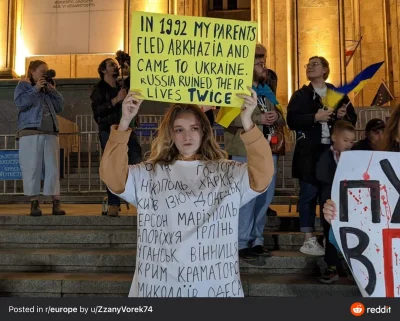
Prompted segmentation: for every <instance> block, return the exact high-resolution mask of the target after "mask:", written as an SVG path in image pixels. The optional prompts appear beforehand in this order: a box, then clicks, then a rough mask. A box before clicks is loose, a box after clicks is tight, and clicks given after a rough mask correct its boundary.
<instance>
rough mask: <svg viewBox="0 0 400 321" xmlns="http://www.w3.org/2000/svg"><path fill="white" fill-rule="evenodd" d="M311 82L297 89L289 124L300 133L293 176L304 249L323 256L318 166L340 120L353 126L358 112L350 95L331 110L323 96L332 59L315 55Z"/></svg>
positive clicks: (311, 61) (310, 69)
mask: <svg viewBox="0 0 400 321" xmlns="http://www.w3.org/2000/svg"><path fill="white" fill-rule="evenodd" d="M305 68H306V74H307V78H308V80H310V83H309V84H308V85H304V86H303V87H302V88H301V89H299V90H297V91H296V92H294V94H293V95H292V97H291V99H290V101H289V105H288V107H287V111H288V112H287V123H288V125H289V128H290V129H292V130H294V131H295V132H296V146H295V150H294V154H293V162H292V176H293V177H294V178H297V179H299V185H300V195H299V206H298V208H299V216H300V231H301V232H303V233H304V244H303V246H302V247H301V248H300V251H301V252H302V253H304V254H308V255H316V256H322V255H324V254H325V250H324V248H323V247H322V246H321V245H320V244H319V243H318V240H317V238H316V236H314V231H315V216H316V206H317V200H318V182H317V179H316V177H315V171H316V165H317V162H318V160H319V158H320V157H321V154H322V153H323V152H324V151H325V150H326V149H328V148H330V145H331V140H330V135H331V129H332V126H333V125H334V123H335V122H336V121H337V120H346V121H349V122H350V123H351V124H353V126H354V125H355V123H356V122H357V115H356V113H355V111H354V107H353V105H352V104H351V103H350V100H349V98H348V97H347V96H344V98H343V99H342V100H341V101H340V102H339V103H338V108H337V109H335V110H329V109H327V108H326V107H325V106H324V105H323V103H322V99H323V98H324V97H325V96H326V94H327V90H328V88H332V89H333V88H334V86H333V85H331V84H329V83H326V80H327V79H328V77H329V73H330V68H329V62H328V61H327V60H326V59H325V58H324V57H319V56H314V57H311V58H310V59H309V61H308V63H307V64H306V65H305Z"/></svg>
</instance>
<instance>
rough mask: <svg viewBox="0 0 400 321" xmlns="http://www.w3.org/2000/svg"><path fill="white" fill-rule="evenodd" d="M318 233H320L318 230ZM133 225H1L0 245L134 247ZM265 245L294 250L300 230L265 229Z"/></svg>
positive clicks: (298, 245)
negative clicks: (15, 226)
mask: <svg viewBox="0 0 400 321" xmlns="http://www.w3.org/2000/svg"><path fill="white" fill-rule="evenodd" d="M319 234H321V233H320V232H319ZM136 235H137V233H136V230H133V229H126V228H125V229H110V228H108V229H93V228H92V229H61V228H59V229H1V230H0V249H9V248H15V247H19V248H42V247H49V248H70V247H75V248H133V247H134V246H136ZM264 240H265V245H266V247H267V248H268V249H271V250H293V251H297V250H299V249H300V247H301V246H302V245H303V241H304V236H303V233H300V232H280V231H265V232H264Z"/></svg>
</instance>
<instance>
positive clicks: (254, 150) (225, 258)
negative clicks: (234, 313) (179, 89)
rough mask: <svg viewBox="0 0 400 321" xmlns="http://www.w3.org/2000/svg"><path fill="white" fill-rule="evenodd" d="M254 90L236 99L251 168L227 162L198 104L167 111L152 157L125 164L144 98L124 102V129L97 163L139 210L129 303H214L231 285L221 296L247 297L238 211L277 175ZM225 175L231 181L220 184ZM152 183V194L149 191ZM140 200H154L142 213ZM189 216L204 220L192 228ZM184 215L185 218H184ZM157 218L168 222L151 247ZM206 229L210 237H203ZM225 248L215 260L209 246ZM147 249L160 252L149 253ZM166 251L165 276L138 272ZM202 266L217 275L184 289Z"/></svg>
mask: <svg viewBox="0 0 400 321" xmlns="http://www.w3.org/2000/svg"><path fill="white" fill-rule="evenodd" d="M250 91H251V93H252V96H248V95H238V96H239V97H240V98H243V105H242V108H241V114H240V117H241V121H242V125H243V129H242V131H241V133H240V135H241V136H240V137H241V139H242V140H243V142H244V145H245V148H246V150H247V155H248V164H243V163H238V162H235V161H230V160H227V159H226V158H227V154H226V152H224V151H223V150H221V148H220V147H219V146H218V144H217V142H216V141H215V138H214V136H213V133H212V130H211V125H210V122H209V121H208V120H207V118H206V116H205V114H204V113H203V112H202V111H201V110H200V108H199V107H198V106H195V105H186V104H176V105H173V106H172V107H171V108H170V109H169V110H168V112H167V114H166V116H165V118H164V120H163V122H162V123H161V125H160V128H159V134H158V137H157V138H156V140H155V141H154V142H153V144H152V148H151V154H150V156H149V159H148V160H147V161H146V162H142V163H140V164H138V165H134V166H128V159H127V155H126V151H127V148H128V147H127V142H128V140H129V137H130V131H131V130H130V129H129V123H130V122H131V120H132V118H133V117H135V116H136V115H137V113H138V110H139V107H140V105H141V103H142V100H141V99H139V98H138V94H137V93H131V94H128V96H127V97H126V98H125V100H124V102H123V116H122V118H121V121H120V123H119V125H118V126H117V125H114V126H112V128H111V134H110V139H109V140H108V142H107V145H106V148H105V151H104V154H103V157H102V160H101V163H100V178H101V179H102V180H103V181H104V182H105V183H106V184H107V186H108V187H109V189H110V190H111V191H113V192H114V193H116V194H117V195H118V196H120V197H121V198H123V199H125V200H126V201H127V202H129V203H131V204H133V205H135V206H136V207H137V208H138V224H137V229H138V233H137V234H138V240H137V246H138V249H139V250H138V255H137V261H136V266H139V268H137V269H136V271H135V275H134V278H133V282H132V286H131V290H130V292H129V296H130V297H143V296H156V295H157V296H170V297H176V296H179V297H182V296H185V297H187V296H197V297H215V296H219V295H221V294H219V290H218V289H222V288H223V287H226V285H227V284H230V287H229V291H228V290H225V291H226V293H224V296H226V297H233V296H234V297H243V296H244V293H243V288H242V286H241V282H240V271H239V264H238V246H237V243H238V221H239V215H238V212H239V208H240V207H241V206H242V205H245V204H246V203H248V202H249V201H251V199H253V198H254V197H257V195H260V193H263V192H264V191H265V190H266V189H267V188H268V185H269V184H270V181H271V179H272V176H273V171H274V169H273V161H272V154H271V149H270V147H269V144H268V142H267V140H266V139H265V137H264V135H263V133H262V132H261V131H260V130H259V129H258V128H257V126H255V125H254V123H253V121H252V119H251V115H252V113H253V111H254V109H256V108H257V95H256V93H255V92H254V90H250ZM225 176H226V177H227V178H228V181H229V182H228V183H226V182H225V181H224V180H222V179H219V178H220V177H225ZM206 178H208V179H206ZM151 182H153V183H151ZM157 182H166V183H168V182H169V183H168V184H167V185H168V187H169V186H170V184H173V185H174V186H176V187H175V189H172V190H171V188H166V189H163V188H160V187H159V186H160V185H158V187H157V184H156V183H157ZM207 182H210V183H209V184H208V183H207ZM204 184H205V185H204ZM152 185H153V186H155V188H151V187H150V186H152ZM179 186H180V187H179ZM199 186H200V188H199ZM233 186H237V187H238V188H233ZM181 188H184V190H185V191H186V192H185V197H186V200H185V202H183V203H179V202H176V201H175V197H174V195H175V196H176V195H178V192H179V191H180V190H181ZM180 194H182V195H183V193H180ZM207 195H221V196H220V197H222V198H220V199H219V200H218V199H216V200H215V201H212V202H209V201H206V199H207ZM203 198H204V201H203ZM140 200H151V201H150V202H149V207H150V208H149V209H146V210H143V209H142V208H141V207H140V206H139V207H138V206H137V205H138V202H139V201H140ZM148 213H154V214H151V216H152V217H153V215H154V222H153V218H152V219H151V222H150V221H148V222H147V225H146V220H145V219H144V218H143V217H144V216H145V215H148ZM189 213H190V214H189ZM192 213H198V214H201V213H204V214H202V215H204V217H202V218H199V216H197V219H195V220H196V222H194V221H193V223H192V219H191V218H190V217H191V216H192ZM235 213H236V214H235ZM178 214H179V215H178ZM186 215H187V216H186ZM185 216H186V217H187V219H184V217H185ZM200 216H201V215H200ZM221 216H223V217H221ZM156 217H160V218H162V221H163V223H165V224H163V226H162V229H154V230H152V231H156V232H157V233H158V231H159V230H160V232H159V233H161V234H159V238H158V241H157V236H156V239H154V237H152V241H149V236H150V235H151V233H150V234H149V231H150V226H153V225H152V224H153V223H154V224H155V221H156V220H155V218H156ZM157 221H158V220H157ZM217 223H218V224H217ZM211 226H212V227H213V228H212V229H211ZM225 227H228V228H225ZM205 230H208V232H206V233H205V232H204V231H205ZM211 231H212V232H211ZM164 235H171V238H172V241H171V242H169V241H168V240H166V239H165V237H164ZM153 236H154V234H153ZM167 239H169V238H167ZM149 242H152V243H149ZM222 244H223V247H226V248H227V249H230V250H229V254H228V252H227V253H226V255H225V254H224V255H222V256H221V255H220V254H218V253H217V252H218V251H217V252H214V253H215V254H213V251H211V248H216V247H215V246H221V245H222ZM149 245H150V247H149ZM197 249H198V252H197ZM201 249H202V250H201ZM149 251H150V252H153V253H159V254H157V255H156V256H154V255H150V252H149ZM145 253H146V254H145ZM147 253H149V255H148V254H147ZM163 253H164V254H165V253H169V254H167V257H168V258H169V260H166V261H165V260H164V261H161V262H164V263H162V266H163V269H165V278H164V277H162V278H160V277H155V276H153V277H151V275H148V274H146V273H144V272H143V269H140V266H142V265H143V266H144V265H151V264H155V262H158V261H159V259H160V257H161V256H162V255H163ZM215 258H216V259H215ZM204 260H206V261H208V262H211V263H210V264H212V266H213V267H214V269H215V271H216V272H215V276H213V277H210V278H201V280H200V278H199V277H187V281H184V283H185V284H184V285H183V284H182V279H183V274H186V275H188V274H187V273H186V272H184V271H185V270H187V271H189V269H190V270H191V271H200V269H202V268H203V267H204ZM209 260H210V261H209ZM212 262H214V263H212ZM219 266H220V267H221V268H220V267H219ZM222 266H226V267H229V269H228V270H229V271H226V273H225V274H224V272H223V271H222ZM179 271H182V275H181V272H179ZM218 271H219V272H218ZM224 271H225V269H224ZM179 275H181V276H179ZM167 276H168V278H167ZM184 287H185V288H186V289H183V288H184ZM145 288H147V289H149V288H152V289H159V290H158V293H159V294H153V293H154V292H156V290H154V291H147V290H145ZM162 288H164V289H165V291H164V293H165V294H163V292H162V290H161V289H162ZM189 291H190V293H189V294H188V292H189ZM221 291H222V290H221ZM193 293H195V295H193Z"/></svg>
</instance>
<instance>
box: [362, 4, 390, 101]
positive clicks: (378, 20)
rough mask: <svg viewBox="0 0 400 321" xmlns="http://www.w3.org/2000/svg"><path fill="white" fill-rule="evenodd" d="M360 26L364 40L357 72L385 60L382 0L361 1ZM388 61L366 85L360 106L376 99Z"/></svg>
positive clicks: (384, 76)
mask: <svg viewBox="0 0 400 321" xmlns="http://www.w3.org/2000/svg"><path fill="white" fill-rule="evenodd" d="M359 10H360V20H359V21H360V28H361V34H362V35H363V40H362V43H361V46H360V50H359V54H360V58H361V59H360V60H361V64H360V65H359V66H358V67H359V69H358V70H357V72H356V74H357V73H359V72H360V71H361V70H362V69H364V68H365V67H367V66H368V65H371V64H373V63H376V62H379V61H383V60H385V56H386V54H385V30H384V29H385V27H386V26H385V23H384V7H383V1H382V0H370V1H367V2H364V1H361V3H360V6H359ZM387 63H388V62H387V61H386V62H385V64H384V65H383V66H382V67H381V68H380V69H379V70H378V72H377V73H376V74H375V76H374V77H373V78H372V79H371V80H370V81H369V82H368V84H367V85H366V86H365V87H364V89H363V90H362V92H361V94H360V95H358V96H359V97H360V100H359V101H358V106H369V105H370V104H371V102H372V100H373V99H374V96H375V94H376V91H377V89H378V87H379V85H380V83H381V81H382V79H386V70H385V68H386V66H385V65H386V64H387Z"/></svg>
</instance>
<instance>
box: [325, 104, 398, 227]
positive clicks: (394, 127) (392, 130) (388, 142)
mask: <svg viewBox="0 0 400 321" xmlns="http://www.w3.org/2000/svg"><path fill="white" fill-rule="evenodd" d="M379 150H380V151H385V152H400V105H397V107H396V108H395V109H394V110H393V112H392V114H391V115H390V117H389V120H388V121H387V123H386V127H385V131H384V133H383V139H382V142H381V148H380V149H379ZM323 214H324V218H325V220H326V221H327V222H328V223H329V224H331V221H332V220H334V219H335V218H336V217H337V207H336V204H335V202H334V201H333V200H331V199H328V200H327V201H326V202H325V203H324V208H323Z"/></svg>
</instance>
